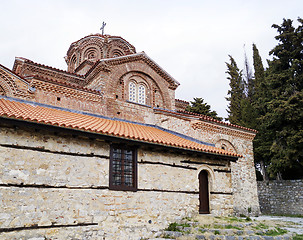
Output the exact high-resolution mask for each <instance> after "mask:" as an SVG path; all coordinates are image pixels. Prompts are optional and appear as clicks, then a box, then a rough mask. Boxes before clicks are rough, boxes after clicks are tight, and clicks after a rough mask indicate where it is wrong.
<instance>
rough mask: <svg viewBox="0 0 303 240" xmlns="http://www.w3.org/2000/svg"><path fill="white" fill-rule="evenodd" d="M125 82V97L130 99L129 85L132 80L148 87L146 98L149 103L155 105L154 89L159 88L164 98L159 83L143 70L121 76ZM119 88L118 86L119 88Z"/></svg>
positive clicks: (121, 79)
mask: <svg viewBox="0 0 303 240" xmlns="http://www.w3.org/2000/svg"><path fill="white" fill-rule="evenodd" d="M140 79H141V80H140ZM122 81H123V83H124V89H125V90H124V99H125V100H127V99H128V87H129V83H130V82H131V81H135V82H136V84H137V85H140V84H143V85H144V86H145V88H146V91H147V92H146V98H147V102H146V104H147V105H150V106H153V103H154V92H153V91H154V90H155V89H157V90H158V91H159V93H160V95H161V99H162V100H163V93H162V91H161V89H160V88H159V85H158V84H157V83H156V82H155V80H154V79H152V78H151V77H150V76H148V75H146V74H144V73H142V72H128V73H126V74H124V75H123V76H121V78H120V82H122ZM117 89H118V88H117ZM163 105H164V102H163Z"/></svg>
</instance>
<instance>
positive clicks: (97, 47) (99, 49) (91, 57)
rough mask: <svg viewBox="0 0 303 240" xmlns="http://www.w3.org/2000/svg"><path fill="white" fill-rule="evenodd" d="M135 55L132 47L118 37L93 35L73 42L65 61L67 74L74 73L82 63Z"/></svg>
mask: <svg viewBox="0 0 303 240" xmlns="http://www.w3.org/2000/svg"><path fill="white" fill-rule="evenodd" d="M134 53H136V49H135V47H134V46H133V45H131V44H130V43H129V42H127V41H126V40H125V39H123V38H121V37H119V36H110V35H102V34H93V35H89V36H86V37H84V38H81V39H80V40H78V41H76V42H73V43H72V44H71V45H70V47H69V49H68V51H67V54H66V57H65V61H66V63H67V68H68V71H69V72H76V70H77V68H78V67H79V66H80V65H81V64H82V63H83V62H85V61H86V62H88V63H94V62H96V61H98V60H100V59H105V58H115V57H120V56H125V55H129V54H134Z"/></svg>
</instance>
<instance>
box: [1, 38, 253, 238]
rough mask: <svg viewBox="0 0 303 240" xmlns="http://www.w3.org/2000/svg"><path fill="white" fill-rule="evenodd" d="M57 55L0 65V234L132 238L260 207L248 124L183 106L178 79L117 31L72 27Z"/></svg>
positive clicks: (249, 212)
mask: <svg viewBox="0 0 303 240" xmlns="http://www.w3.org/2000/svg"><path fill="white" fill-rule="evenodd" d="M65 61H66V63H67V70H60V69H56V68H53V67H51V66H46V65H43V64H41V63H36V62H33V61H31V60H30V59H26V58H23V57H16V58H15V62H14V66H13V68H12V69H8V68H7V67H5V66H2V65H0V200H1V207H0V208H1V211H0V238H1V239H20V238H21V239H31V238H32V239H140V237H142V236H145V237H146V236H152V235H153V233H155V232H156V231H158V230H159V229H163V228H165V227H166V226H167V225H168V224H169V223H170V222H175V221H178V220H181V219H182V218H185V217H191V216H194V215H196V214H212V215H214V216H227V215H233V214H235V215H239V214H245V215H251V214H254V215H256V214H258V213H259V203H258V195H257V184H256V176H255V168H254V160H253V145H252V141H253V139H254V137H255V135H256V131H255V130H253V129H248V128H244V127H241V126H237V125H233V124H229V123H227V122H221V121H218V120H215V119H213V118H211V117H208V116H204V115H199V114H194V113H190V112H187V111H186V110H185V108H186V106H187V105H188V102H186V101H183V100H179V99H176V98H175V90H176V89H177V88H178V86H179V85H180V83H179V82H178V81H177V80H175V79H174V78H173V77H172V76H171V75H170V74H169V73H167V72H166V71H165V70H164V69H163V68H161V66H159V65H158V64H157V63H156V62H155V61H153V60H152V59H151V58H150V57H149V56H148V55H147V54H146V53H144V52H136V48H135V47H134V46H133V45H132V44H131V43H129V42H128V41H127V40H125V39H123V38H122V37H120V36H111V35H104V34H92V35H88V36H86V37H83V38H81V39H79V40H78V41H75V42H73V43H72V44H71V45H70V47H69V49H68V50H67V53H66V57H65Z"/></svg>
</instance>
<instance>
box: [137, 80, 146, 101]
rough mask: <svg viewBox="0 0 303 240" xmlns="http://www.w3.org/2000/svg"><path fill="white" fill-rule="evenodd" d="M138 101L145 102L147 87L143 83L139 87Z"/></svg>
mask: <svg viewBox="0 0 303 240" xmlns="http://www.w3.org/2000/svg"><path fill="white" fill-rule="evenodd" d="M138 103H140V104H145V87H144V86H143V85H139V87H138Z"/></svg>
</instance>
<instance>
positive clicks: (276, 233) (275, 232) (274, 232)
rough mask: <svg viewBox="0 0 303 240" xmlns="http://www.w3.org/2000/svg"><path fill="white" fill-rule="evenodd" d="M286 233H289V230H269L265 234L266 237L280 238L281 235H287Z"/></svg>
mask: <svg viewBox="0 0 303 240" xmlns="http://www.w3.org/2000/svg"><path fill="white" fill-rule="evenodd" d="M285 233H287V230H285V229H281V228H278V227H277V228H275V229H270V230H268V231H267V232H266V233H265V235H266V236H272V237H274V236H279V235H283V234H285Z"/></svg>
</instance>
